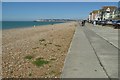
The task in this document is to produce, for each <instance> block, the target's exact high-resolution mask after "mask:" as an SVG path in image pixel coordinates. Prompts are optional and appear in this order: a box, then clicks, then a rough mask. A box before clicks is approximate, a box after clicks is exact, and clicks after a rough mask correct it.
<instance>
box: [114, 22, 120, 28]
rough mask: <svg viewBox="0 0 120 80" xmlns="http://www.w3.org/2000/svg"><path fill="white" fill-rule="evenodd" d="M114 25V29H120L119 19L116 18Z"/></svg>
mask: <svg viewBox="0 0 120 80" xmlns="http://www.w3.org/2000/svg"><path fill="white" fill-rule="evenodd" d="M114 25H115V26H114V28H115V29H120V20H118V21H117V22H116V23H115V24H114Z"/></svg>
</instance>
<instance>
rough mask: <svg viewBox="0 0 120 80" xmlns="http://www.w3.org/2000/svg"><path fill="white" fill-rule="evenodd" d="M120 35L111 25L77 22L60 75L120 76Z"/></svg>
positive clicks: (62, 76) (81, 76) (110, 78)
mask: <svg viewBox="0 0 120 80" xmlns="http://www.w3.org/2000/svg"><path fill="white" fill-rule="evenodd" d="M109 33H110V34H109ZM106 36H107V37H106ZM117 37H118V35H117V30H115V29H112V28H110V27H102V26H96V27H93V25H91V24H88V23H87V24H86V26H84V27H81V26H78V27H77V28H76V32H75V34H74V37H73V40H72V42H71V46H70V48H69V51H68V54H67V58H66V60H65V64H64V68H63V71H62V75H61V78H107V79H108V80H112V78H118V47H117V45H118V43H117V42H118V41H117V40H118V39H117Z"/></svg>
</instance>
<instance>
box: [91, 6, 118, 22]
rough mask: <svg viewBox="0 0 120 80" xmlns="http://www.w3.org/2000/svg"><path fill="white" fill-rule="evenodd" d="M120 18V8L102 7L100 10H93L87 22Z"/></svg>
mask: <svg viewBox="0 0 120 80" xmlns="http://www.w3.org/2000/svg"><path fill="white" fill-rule="evenodd" d="M118 16H119V17H120V8H117V7H116V6H103V7H102V9H99V10H93V11H92V12H91V13H90V14H89V21H94V20H108V19H109V20H110V19H116V18H118Z"/></svg>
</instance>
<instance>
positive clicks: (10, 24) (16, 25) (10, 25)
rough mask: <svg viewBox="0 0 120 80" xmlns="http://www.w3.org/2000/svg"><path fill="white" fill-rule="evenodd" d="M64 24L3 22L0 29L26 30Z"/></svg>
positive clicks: (0, 23)
mask: <svg viewBox="0 0 120 80" xmlns="http://www.w3.org/2000/svg"><path fill="white" fill-rule="evenodd" d="M58 23H63V22H34V21H2V22H0V29H3V30H4V29H14V28H25V27H33V26H34V25H35V26H42V25H52V24H58Z"/></svg>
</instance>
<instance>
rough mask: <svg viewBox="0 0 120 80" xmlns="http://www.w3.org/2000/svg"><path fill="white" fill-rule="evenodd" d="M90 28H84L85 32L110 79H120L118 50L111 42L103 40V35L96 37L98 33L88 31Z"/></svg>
mask: <svg viewBox="0 0 120 80" xmlns="http://www.w3.org/2000/svg"><path fill="white" fill-rule="evenodd" d="M88 27H89V26H88ZM88 27H87V28H86V27H85V28H84V32H85V34H86V36H87V38H88V39H89V41H90V43H91V45H92V46H93V48H94V50H95V52H96V54H97V56H98V57H99V59H100V62H101V63H102V65H103V67H104V69H105V71H106V73H107V75H108V76H109V77H110V78H118V48H116V47H115V46H113V45H111V44H110V43H109V41H106V40H104V39H103V38H101V35H100V36H98V35H96V32H95V31H94V32H93V31H92V30H90V29H88ZM108 36H110V35H108ZM110 39H111V38H110Z"/></svg>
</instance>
